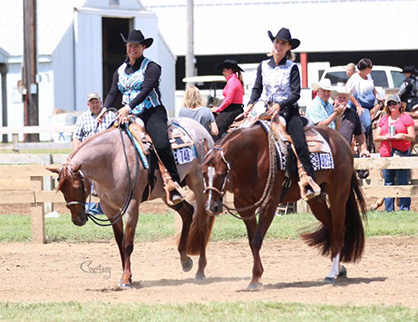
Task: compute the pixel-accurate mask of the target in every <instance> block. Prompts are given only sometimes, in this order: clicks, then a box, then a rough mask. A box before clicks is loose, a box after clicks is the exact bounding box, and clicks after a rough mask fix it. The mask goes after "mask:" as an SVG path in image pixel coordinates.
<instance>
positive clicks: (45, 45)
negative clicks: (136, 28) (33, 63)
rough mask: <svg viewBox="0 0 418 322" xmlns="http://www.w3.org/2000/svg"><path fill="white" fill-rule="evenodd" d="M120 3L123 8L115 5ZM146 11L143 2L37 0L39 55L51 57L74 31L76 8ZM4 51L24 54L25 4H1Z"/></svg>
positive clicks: (0, 37) (0, 33)
mask: <svg viewBox="0 0 418 322" xmlns="http://www.w3.org/2000/svg"><path fill="white" fill-rule="evenodd" d="M117 2H119V3H120V4H119V5H115V4H113V3H117ZM80 7H89V8H97V9H100V8H106V9H109V8H110V9H113V8H115V9H118V8H121V9H134V10H144V9H145V7H144V6H143V5H142V3H141V1H139V0H123V1H113V2H112V1H104V0H37V13H38V16H37V24H38V29H37V31H38V55H40V56H42V55H51V54H52V53H53V51H54V49H55V48H56V47H57V45H58V44H59V42H60V41H61V39H62V37H63V35H64V34H65V32H66V31H67V30H68V29H69V28H72V23H73V20H74V10H75V8H80ZM0 47H2V48H3V49H5V50H6V51H8V52H9V53H10V55H11V56H21V55H22V52H23V1H21V0H19V1H17V0H14V1H10V0H0Z"/></svg>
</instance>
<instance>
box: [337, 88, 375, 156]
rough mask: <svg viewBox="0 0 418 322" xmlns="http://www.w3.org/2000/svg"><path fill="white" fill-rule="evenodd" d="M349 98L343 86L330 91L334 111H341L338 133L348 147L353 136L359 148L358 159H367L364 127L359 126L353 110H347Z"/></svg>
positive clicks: (368, 153)
mask: <svg viewBox="0 0 418 322" xmlns="http://www.w3.org/2000/svg"><path fill="white" fill-rule="evenodd" d="M350 96H351V94H350V92H349V91H347V90H346V88H345V87H343V86H341V87H335V88H334V89H333V90H332V91H331V98H332V99H333V100H334V109H341V110H342V111H343V114H342V115H341V125H340V127H339V128H338V132H339V133H340V134H341V135H342V136H343V137H344V138H345V139H346V140H347V142H348V144H349V145H350V146H351V142H352V140H353V136H354V137H355V140H356V142H357V143H358V145H359V147H360V151H359V155H360V157H363V156H365V157H369V156H370V152H369V151H368V150H367V143H366V136H365V135H364V127H363V126H362V124H361V121H360V118H359V116H358V114H357V113H356V111H355V110H354V109H352V108H347V103H348V100H349V99H350Z"/></svg>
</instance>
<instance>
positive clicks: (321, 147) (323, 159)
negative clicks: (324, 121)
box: [258, 121, 334, 171]
mask: <svg viewBox="0 0 418 322" xmlns="http://www.w3.org/2000/svg"><path fill="white" fill-rule="evenodd" d="M258 123H259V124H260V125H261V126H262V127H263V129H264V130H265V131H266V133H269V131H270V125H271V124H270V122H269V121H258ZM305 136H306V141H307V142H306V143H307V144H308V149H309V157H310V159H311V163H312V167H313V169H314V171H319V170H331V169H334V159H333V158H332V153H331V148H330V146H329V144H328V142H327V141H326V140H325V139H324V138H323V137H322V135H321V134H319V132H318V131H316V130H315V129H309V130H306V131H305ZM282 138H283V135H274V140H275V142H274V143H275V146H276V153H277V166H278V168H279V169H280V170H285V167H286V161H287V157H288V153H287V145H286V144H290V143H289V142H288V141H287V140H282Z"/></svg>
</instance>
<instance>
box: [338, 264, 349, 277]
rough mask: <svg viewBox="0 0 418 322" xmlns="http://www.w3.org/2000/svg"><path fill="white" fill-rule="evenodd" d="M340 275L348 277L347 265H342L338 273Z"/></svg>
mask: <svg viewBox="0 0 418 322" xmlns="http://www.w3.org/2000/svg"><path fill="white" fill-rule="evenodd" d="M338 277H347V269H346V268H345V266H341V270H340V272H339V273H338Z"/></svg>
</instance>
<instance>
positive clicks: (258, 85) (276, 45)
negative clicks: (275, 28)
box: [244, 28, 321, 200]
mask: <svg viewBox="0 0 418 322" xmlns="http://www.w3.org/2000/svg"><path fill="white" fill-rule="evenodd" d="M268 36H269V37H270V39H271V41H272V42H273V53H272V57H271V58H270V59H267V60H264V61H262V62H261V63H260V65H259V66H258V69H257V77H256V80H255V84H254V87H253V89H252V92H251V98H250V101H249V103H248V105H247V107H246V108H245V112H244V116H247V115H248V113H249V112H250V111H251V109H252V108H253V106H254V103H255V102H256V101H257V100H258V99H260V98H261V99H263V100H264V101H266V102H267V103H268V104H269V105H272V106H271V108H270V110H269V114H272V116H273V117H276V115H277V114H280V115H281V116H282V117H283V118H284V119H285V120H286V129H287V132H288V133H289V134H290V136H291V138H292V141H293V144H294V146H295V149H296V153H297V155H298V157H299V160H300V162H301V163H302V166H303V168H304V172H300V173H299V176H300V180H301V182H302V186H303V187H305V190H304V191H302V193H301V194H302V196H303V197H304V199H305V200H310V199H312V198H314V197H316V196H318V195H319V194H320V193H321V190H320V188H319V187H318V186H317V185H316V184H315V182H313V178H314V171H313V167H312V164H311V160H310V157H309V151H308V146H307V144H306V139H305V134H304V130H303V124H302V120H301V117H300V114H299V106H298V104H297V103H296V102H297V101H298V100H299V98H300V76H299V69H298V67H297V65H296V64H295V63H294V62H292V61H291V58H292V53H291V49H295V48H297V47H298V46H299V45H300V41H299V40H298V39H292V37H291V35H290V31H289V29H286V28H282V29H280V30H279V32H278V33H277V34H276V36H273V34H272V33H271V31H268ZM306 183H308V184H306ZM309 183H310V184H309ZM311 185H313V186H314V187H315V186H316V187H317V188H316V189H315V190H314V189H313V188H312V186H311Z"/></svg>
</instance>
